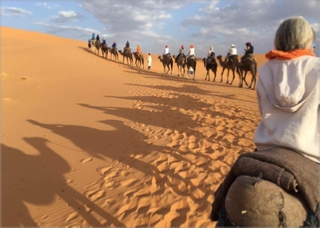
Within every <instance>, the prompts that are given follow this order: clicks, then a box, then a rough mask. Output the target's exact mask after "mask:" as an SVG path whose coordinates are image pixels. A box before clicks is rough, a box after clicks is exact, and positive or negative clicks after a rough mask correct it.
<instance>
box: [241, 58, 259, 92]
mask: <svg viewBox="0 0 320 228" xmlns="http://www.w3.org/2000/svg"><path fill="white" fill-rule="evenodd" d="M257 68H258V64H257V61H256V60H255V59H254V58H247V59H246V60H245V61H244V62H241V63H239V67H238V69H237V72H238V74H239V75H241V79H242V80H240V83H239V87H242V85H243V81H244V82H245V83H246V85H247V86H248V88H249V89H255V87H256V81H257ZM248 72H250V73H251V75H252V79H251V83H250V85H248V83H247V81H246V76H247V73H248ZM243 73H244V75H243ZM253 83H254V85H253Z"/></svg>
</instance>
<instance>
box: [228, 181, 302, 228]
mask: <svg viewBox="0 0 320 228" xmlns="http://www.w3.org/2000/svg"><path fill="white" fill-rule="evenodd" d="M225 210H226V213H227V215H228V217H229V219H230V220H231V222H232V223H234V224H235V225H238V226H257V227H258V226H271V227H272V226H278V225H279V223H281V222H283V223H284V224H286V225H287V226H288V227H290V226H302V225H303V222H304V220H305V218H306V217H307V206H306V204H305V202H304V200H303V198H302V196H301V195H300V194H290V193H288V192H286V191H284V190H283V189H282V188H281V187H280V186H278V185H276V184H274V183H272V182H269V181H266V180H263V179H260V178H257V177H251V176H245V175H244V176H239V177H238V178H237V179H236V180H235V181H234V183H233V184H232V186H231V187H230V189H229V191H228V193H227V197H226V201H225Z"/></svg>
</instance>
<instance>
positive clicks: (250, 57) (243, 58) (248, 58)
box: [241, 54, 256, 63]
mask: <svg viewBox="0 0 320 228" xmlns="http://www.w3.org/2000/svg"><path fill="white" fill-rule="evenodd" d="M246 61H250V62H255V61H256V60H255V58H254V56H253V55H252V54H247V55H245V56H243V57H242V58H241V63H245V62H246Z"/></svg>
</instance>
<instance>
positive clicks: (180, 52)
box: [175, 45, 184, 62]
mask: <svg viewBox="0 0 320 228" xmlns="http://www.w3.org/2000/svg"><path fill="white" fill-rule="evenodd" d="M180 55H182V57H183V56H184V46H183V45H181V47H180V49H179V54H178V55H177V58H176V60H175V62H177V60H178V59H179V58H180Z"/></svg>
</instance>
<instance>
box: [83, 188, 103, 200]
mask: <svg viewBox="0 0 320 228" xmlns="http://www.w3.org/2000/svg"><path fill="white" fill-rule="evenodd" d="M84 195H85V196H86V197H87V198H90V199H91V200H92V201H96V200H98V199H100V198H102V197H104V196H105V195H106V191H104V190H92V191H87V192H85V193H84Z"/></svg>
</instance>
